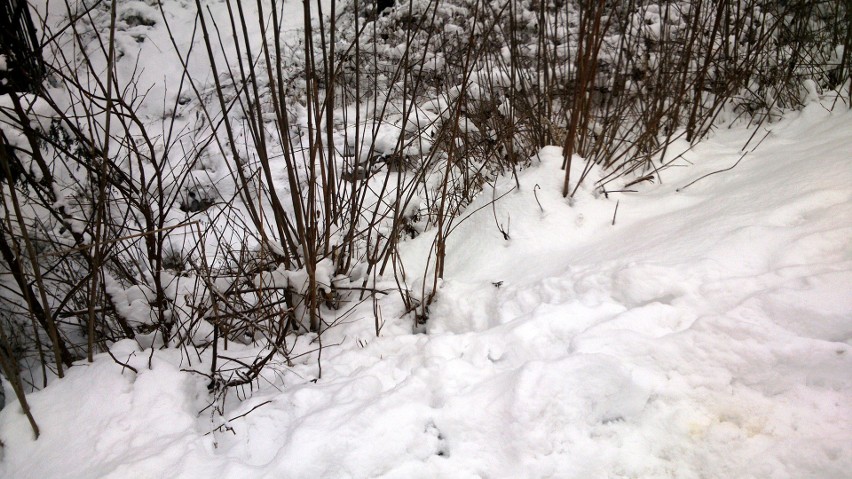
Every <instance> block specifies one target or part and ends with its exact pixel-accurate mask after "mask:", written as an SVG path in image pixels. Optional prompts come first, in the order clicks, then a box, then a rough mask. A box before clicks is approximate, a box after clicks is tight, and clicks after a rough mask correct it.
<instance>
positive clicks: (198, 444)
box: [0, 102, 852, 478]
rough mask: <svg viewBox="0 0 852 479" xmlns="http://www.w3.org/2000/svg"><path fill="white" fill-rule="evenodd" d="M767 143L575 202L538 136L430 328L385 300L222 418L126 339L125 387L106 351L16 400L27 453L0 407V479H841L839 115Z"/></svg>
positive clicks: (412, 254)
mask: <svg viewBox="0 0 852 479" xmlns="http://www.w3.org/2000/svg"><path fill="white" fill-rule="evenodd" d="M766 129H767V131H769V133H768V137H767V138H766V139H765V140H764V141H763V143H762V144H761V145H760V147H759V148H757V149H756V150H754V151H753V152H751V153H748V154H747V155H746V157H745V158H744V159H743V160H742V161H741V162H740V163H739V165H738V166H737V167H736V168H734V169H733V170H731V171H727V172H725V173H720V174H716V175H712V176H709V177H706V178H704V179H702V180H700V181H698V182H696V183H694V184H693V185H691V186H689V187H688V188H685V189H684V188H683V186H684V185H686V184H688V183H690V182H691V181H693V180H695V179H696V178H699V177H701V176H703V175H705V174H707V173H710V172H713V171H716V170H719V169H723V168H726V167H728V166H730V165H731V164H733V163H734V162H736V160H737V159H738V158H739V157H740V156H741V155H742V153H741V152H740V149H741V148H742V146H743V145H744V144H745V142H746V140H747V139H748V137H749V135H750V134H751V133H750V131H749V130H746V129H744V128H733V129H730V130H719V131H718V132H717V133H716V135H715V136H714V137H713V138H711V139H709V140H708V141H706V142H705V143H702V144H701V145H699V146H698V147H696V148H694V149H693V150H691V151H688V152H686V153H685V154H684V156H683V158H682V159H679V160H677V161H676V162H675V163H674V164H676V165H684V166H683V167H672V168H669V169H668V170H666V171H665V172H664V174H663V179H664V183H663V184H659V185H651V186H647V187H645V188H643V189H642V191H641V192H639V193H634V194H611V195H610V198H605V197H603V196H598V197H595V195H593V194H592V192H591V191H581V192H580V193H579V194H578V196H577V199H576V200H575V201H574V202H573V205H571V204H569V202H568V201H567V200H565V199H563V198H562V197H561V195H560V194H559V190H560V186H561V174H560V170H559V164H560V162H561V152H560V151H559V149H558V148H555V147H548V148H546V149H544V150H542V152H541V154H540V155H539V158H537V159H535V161H534V162H533V166H532V167H530V168H528V169H526V170H523V171H521V172H520V173H519V182H520V190H518V191H511V192H509V193H508V194H507V195H505V196H504V197H503V198H502V199H501V200H499V201H498V202H497V203H496V205H495V209H494V210H493V211H492V210H491V209H490V208H483V209H480V210H478V211H477V212H476V213H474V214H472V215H470V217H468V218H466V219H465V220H464V221H462V222H461V223H459V226H458V228H457V229H456V230H455V231H454V232H453V233H452V234H451V236H450V238H449V244H448V255H447V258H448V264H447V274H446V277H445V281H444V282H443V283H442V284H441V287H440V290H439V293H438V296H437V302H436V303H435V304H434V305H433V306H432V308H431V310H430V319H429V321H428V323H427V328H428V334H411V333H410V330H411V329H410V321H411V320H410V317H404V318H398V317H397V316H398V315H397V314H392V312H394V311H397V310H398V309H399V305H398V304H395V301H397V302H398V301H399V300H398V299H395V297H394V296H393V295H388V296H387V297H385V299H383V300H381V301H380V302H379V306H380V307H381V308H385V309H386V310H387V312H388V313H387V314H385V315H384V319H385V321H386V324H385V327H384V329H383V333H382V335H381V337H378V338H377V337H375V336H374V335H372V333H371V329H370V328H371V327H372V325H371V324H369V323H370V319H369V317H370V315H369V314H367V311H366V310H365V311H363V313H364V314H363V315H362V318H364V319H357V318H356V319H354V320H351V321H348V322H345V323H342V324H340V325H337V326H335V327H333V328H331V329H330V330H329V331H328V332H327V333H326V334H325V336H324V343H325V344H327V345H328V344H337V343H340V344H339V345H334V346H327V347H326V348H325V349H324V350H323V356H322V378H320V379H318V378H317V376H318V369H317V357H316V354H315V353H313V354H307V355H305V356H303V357H302V358H300V359H298V360H297V362H296V363H295V364H293V366H292V367H286V366H285V365H283V364H282V365H280V366H279V367H276V368H273V369H275V372H274V374H272V373H269V374H267V375H266V376H264V378H263V380H261V381H260V382H259V383H258V384H256V385H255V386H254V387H253V388H251V389H249V388H245V389H243V390H242V391H237V392H236V393H234V392H232V393H231V394H232V396H231V397H229V398H227V399H226V401H225V405H226V406H227V407H226V408H225V413H224V415H219V414H216V413H214V412H213V409H214V408H208V407H207V406H208V405H209V404H210V401H211V399H210V396H209V394H208V393H207V390H206V380H205V378H203V377H202V376H200V375H194V374H191V373H187V372H186V370H203V369H204V368H205V367H209V366H207V364H208V361H209V357H206V358H202V361H201V362H199V361H198V360H197V358H195V360H194V361H193V362H192V363H191V364H188V363H187V359H186V358H185V357H184V356H182V355H181V354H180V353H179V351H176V350H158V351H154V352H153V353H152V351H150V350H141V349H139V347H138V346H137V345H136V344H135V343H134V342H132V341H123V342H121V343H119V344H117V345H116V346H115V347H113V350H112V352H113V354H114V355H115V356H116V358H117V359H119V360H120V361H122V362H126V363H127V364H128V365H130V366H133V367H134V368H136V370H137V371H138V372H137V373H134V372H132V371H131V370H129V369H124V368H122V367H121V366H118V365H116V364H115V363H114V362H113V360H112V359H111V358H110V357H109V356H105V355H102V356H100V357H98V358H97V360H96V361H95V362H94V363H92V364H83V363H81V364H79V365H78V366H77V367H74V368H72V369H71V370H70V371H69V373H68V376H67V377H66V378H65V379H63V380H59V381H55V382H53V383H52V384H51V385H50V386H49V387H48V388H46V389H44V390H42V391H38V392H34V393H32V394H31V395H30V396H29V399H30V404H31V406H32V409H33V412H34V415H35V417H36V418H37V420H38V422H39V425H40V427H41V431H42V436H41V438H40V439H38V440H37V441H35V440H33V438H32V433H31V431H30V429H29V426H28V424H27V422H26V419H25V417H24V415H23V414H22V412H21V409H20V406H19V405H18V404H17V403H16V402H15V401H14V400H11V403H10V404H9V405H8V406H7V407H6V408H5V409H4V410H3V411H2V413H0V440H2V441H3V443H4V444H5V447H4V448H3V449H2V451H3V458H2V462H0V476H2V477H39V478H51V477H80V478H83V477H87V478H88V477H112V478H124V477H211V476H212V477H232V478H237V477H290V478H320V477H322V478H332V477H334V478H337V477H352V478H367V477H387V478H418V477H420V478H432V477H453V478H463V477H492V478H493V477H577V478H580V477H582V478H615V477H642V478H729V477H738V478H787V477H797V478H807V477H809V478H842V477H847V474H848V471H849V470H852V450H850V447H849V444H852V421H850V419H852V417H850V416H852V375H850V371H852V348H850V344H851V343H850V339H852V297H850V295H849V294H848V285H849V284H852V245H850V238H852V235H850V231H852V206H850V205H852V201H850V199H851V198H850V196H852V190H850V189H849V184H850V182H852V169H850V168H849V161H850V156H852V137H850V135H849V132H850V131H852V112H850V111H848V110H845V109H836V110H835V111H834V112H833V113H829V112H828V111H827V110H826V109H825V108H824V107H823V104H821V103H819V102H814V103H811V104H810V105H809V106H807V107H806V108H805V109H804V110H803V111H801V112H798V113H790V114H788V115H787V117H786V118H785V119H784V120H783V121H781V122H779V123H777V124H773V125H771V126H769V127H766ZM750 148H751V147H750ZM687 161H688V162H690V163H692V164H693V165H692V166H686V165H688V163H687ZM593 174H594V173H593ZM513 185H514V180H513V179H511V178H503V179H500V180H499V181H498V182H497V183H496V185H494V186H493V187H494V188H496V192H490V191H488V189H486V191H485V192H484V193H483V194H482V195H480V197H479V198H477V200H475V202H474V204H473V205H471V206H470V207H469V208H468V210H467V211H476V210H477V208H478V207H479V206H482V205H483V204H487V203H488V202H489V201H491V199H492V197H494V195H495V194H496V195H497V196H499V195H500V194H503V193H505V192H507V191H509V190H510V189H511V188H512V186H513ZM678 189H681V190H680V191H678ZM616 199H617V200H618V201H619V205H620V206H619V209H618V213H617V216H616V221H615V225H613V224H612V218H613V212H614V208H615V202H616ZM539 204H540V205H541V206H539ZM495 216H496V220H495ZM498 222H499V223H502V224H503V225H504V229H505V228H506V227H507V226H506V225H508V234H509V239H508V240H506V239H505V238H504V237H503V234H502V233H500V232H499V231H498V228H497V223H498ZM430 241H431V238H430V237H429V235H428V234H424V235H421V236H420V237H418V238H416V239H415V240H413V241H409V242H406V243H404V244H403V246H402V247H403V251H402V254H403V256H404V258H405V260H406V262H408V263H410V264H411V265H415V264H421V265H422V263H418V262H419V261H421V260H422V258H423V257H424V255H426V254H427V252H428V248H429V246H430V244H431V243H430ZM420 269H422V267H420V268H419V269H418V268H413V267H412V268H408V271H415V270H420ZM307 341H308V339H307V338H306V339H305V340H304V341H303V344H301V346H299V347H301V348H303V349H304V350H305V351H308V350H311V348H313V349H315V346H312V347H310V348H309V347H307V346H308V345H307ZM149 358H150V359H149ZM182 358H183V359H182ZM149 361H150V367H149ZM93 384H97V387H96V388H93V387H92V385H93ZM234 394H237V395H239V396H240V397H239V398H234V397H233V395H234ZM7 397H8V398H12V397H13V395H11V394H7ZM205 408H206V409H205Z"/></svg>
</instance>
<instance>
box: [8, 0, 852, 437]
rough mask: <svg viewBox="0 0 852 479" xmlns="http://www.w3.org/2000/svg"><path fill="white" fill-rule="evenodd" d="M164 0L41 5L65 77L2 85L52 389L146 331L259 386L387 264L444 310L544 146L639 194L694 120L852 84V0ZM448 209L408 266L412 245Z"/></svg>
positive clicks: (757, 119)
mask: <svg viewBox="0 0 852 479" xmlns="http://www.w3.org/2000/svg"><path fill="white" fill-rule="evenodd" d="M134 3H136V4H138V3H139V2H134ZM249 4H251V5H250V7H249ZM145 5H146V8H141V7H139V6H138V5H137V6H136V7H134V8H133V9H128V8H123V7H122V4H121V2H112V3H111V2H108V1H97V0H87V1H80V2H69V3H68V4H67V11H66V12H65V20H64V21H63V22H62V23H61V24H60V25H50V24H48V22H47V20H45V19H41V20H39V21H40V22H41V24H40V25H38V26H39V32H40V36H39V38H40V41H41V45H40V47H41V50H42V54H43V57H44V61H45V63H44V65H45V71H46V75H47V76H46V80H45V82H44V83H43V84H42V85H39V86H38V87H37V88H36V89H35V91H34V92H31V93H25V92H18V93H15V92H12V93H9V94H8V95H4V96H3V97H2V99H0V140H2V143H0V167H2V169H3V178H4V181H3V182H2V184H0V189H2V194H0V201H2V203H0V211H2V221H0V256H2V258H0V259H2V261H0V317H2V323H0V325H1V326H2V327H0V360H2V361H0V363H2V364H0V365H2V368H3V372H4V374H5V375H6V377H7V378H8V379H9V380H10V381H11V383H12V384H13V386H14V387H15V391H16V393H17V395H18V397H19V400H20V401H21V403H22V405H24V408H25V410H26V401H25V397H24V392H25V391H26V390H28V389H31V388H37V387H41V386H44V385H45V384H46V383H47V381H48V379H49V378H51V377H54V376H58V377H62V376H63V373H64V370H66V369H67V368H68V367H71V366H72V364H73V362H74V361H76V360H80V359H88V360H89V361H91V360H92V359H93V356H94V355H95V354H97V353H99V352H109V346H110V345H111V344H113V343H114V342H116V341H119V340H121V339H134V340H136V341H138V342H139V344H140V345H141V346H142V347H150V348H159V347H176V348H182V349H183V350H184V351H185V354H186V356H187V358H202V357H204V358H205V360H204V364H205V372H204V373H203V374H206V375H207V376H209V379H210V383H209V384H210V390H211V392H212V393H213V394H214V395H218V394H223V391H226V390H227V389H228V388H232V387H237V386H242V385H246V384H251V383H253V382H254V381H256V379H257V378H258V375H259V374H260V372H261V371H262V370H263V369H264V368H265V367H267V366H268V365H269V364H271V363H273V362H275V363H282V362H283V363H284V364H286V363H287V362H288V361H290V359H291V354H292V351H293V341H294V340H293V338H294V337H296V335H302V336H303V337H304V336H305V335H308V336H309V337H311V338H312V341H314V343H315V344H316V347H317V348H322V333H323V331H325V330H326V329H327V328H329V327H332V326H333V325H334V324H335V322H336V321H339V320H340V319H341V318H344V317H346V315H347V314H348V312H349V311H352V310H353V308H355V307H356V306H357V305H359V304H361V303H363V302H365V301H372V302H373V304H374V308H373V311H374V312H375V313H374V314H375V317H374V318H373V320H374V322H375V332H376V334H379V333H380V330H381V326H382V320H381V314H380V310H379V308H378V307H377V306H376V298H377V296H378V295H382V294H388V293H391V292H390V291H384V290H379V289H378V287H377V285H378V284H379V279H380V278H385V279H387V278H390V279H392V280H394V282H395V284H396V285H397V288H396V289H397V291H396V293H397V294H399V295H400V297H401V298H402V301H403V303H404V305H405V309H406V311H407V314H408V315H409V316H410V318H411V321H412V324H413V327H414V328H415V330H418V329H420V328H422V325H423V323H424V322H425V321H426V320H427V319H428V311H429V304H430V303H431V302H432V301H433V299H434V297H435V294H436V289H437V288H436V285H437V282H438V281H439V279H440V278H441V277H442V276H443V269H444V262H445V260H446V258H445V244H446V240H447V237H448V236H449V235H450V234H451V233H452V231H453V227H454V226H455V225H456V224H457V221H458V218H459V213H460V212H461V211H462V210H463V209H464V208H465V207H466V206H467V205H468V204H469V203H470V202H471V201H472V199H473V198H474V196H475V195H476V194H477V193H478V192H479V191H480V190H481V188H482V186H483V185H484V184H486V183H487V182H489V181H492V180H493V179H494V178H495V177H496V176H497V175H501V174H514V173H516V171H517V170H518V169H519V168H523V167H525V166H526V165H527V164H528V163H529V162H530V161H534V157H535V153H536V151H538V150H539V149H540V148H541V147H543V146H546V145H552V144H555V145H559V146H562V147H563V151H564V155H565V162H564V164H563V169H565V181H564V189H563V195H565V196H573V195H574V193H575V192H576V191H577V188H578V187H579V185H580V184H583V183H584V182H587V181H588V178H587V174H588V172H589V171H591V169H592V168H602V169H603V170H604V171H605V172H606V175H605V177H604V178H603V179H602V180H600V181H599V182H597V183H596V184H594V185H592V186H593V187H594V188H597V189H599V190H600V191H602V192H613V191H618V190H621V189H624V188H627V187H630V186H632V185H635V184H637V183H641V182H653V181H658V180H660V175H661V174H662V173H663V172H664V170H665V167H666V166H667V164H666V163H665V162H664V161H663V160H664V159H666V158H668V156H667V155H666V152H667V148H668V147H669V146H670V145H671V144H672V142H673V141H675V140H678V139H685V140H686V141H688V142H691V143H695V142H698V141H700V140H701V139H702V138H704V137H705V136H706V135H707V134H708V133H709V132H711V131H712V129H713V128H716V127H719V126H723V125H727V124H731V123H734V122H749V123H750V124H751V125H752V126H756V125H760V124H762V123H764V122H767V121H772V120H774V119H776V118H778V116H779V115H780V112H781V111H782V110H783V109H787V108H795V107H798V106H800V105H801V104H802V102H803V101H805V100H806V99H808V98H809V97H812V96H813V95H814V94H818V93H819V92H821V91H824V90H830V89H837V88H841V91H845V92H846V93H845V95H846V97H845V98H844V97H843V96H842V95H841V96H840V97H839V98H840V99H841V102H843V101H845V102H846V104H845V105H843V107H848V105H849V103H848V102H849V97H848V95H849V81H850V71H852V69H850V64H852V61H850V51H852V30H850V28H849V26H850V25H852V18H850V13H852V10H850V9H848V8H847V7H846V6H845V5H844V3H843V2H830V1H816V0H802V1H797V2H761V1H757V0H742V1H733V0H726V1H712V2H711V1H704V0H695V1H689V2H667V1H658V2H648V1H639V0H626V1H618V2H610V1H604V0H599V1H576V0H550V1H544V0H506V1H503V0H495V1H484V0H465V1H461V2H452V3H448V2H441V1H438V0H412V1H410V2H402V3H399V4H398V5H397V6H396V7H395V8H394V9H392V10H390V11H386V12H385V13H384V14H381V15H380V14H378V12H376V11H375V9H374V7H373V4H372V3H371V2H370V3H366V4H365V3H361V2H359V1H357V0H356V1H355V2H347V3H346V5H345V6H343V7H341V6H340V5H337V4H336V3H335V2H332V3H331V11H330V12H312V10H313V9H317V8H319V4H311V3H305V5H304V9H305V11H304V15H305V18H308V19H309V18H311V16H312V14H315V13H319V14H320V16H321V17H322V18H323V19H322V20H319V21H317V20H315V21H313V22H308V23H307V24H306V25H307V27H306V28H305V30H304V32H303V33H302V34H300V36H297V37H294V36H293V35H292V34H290V33H288V32H286V31H285V28H284V25H285V19H283V18H282V16H283V10H282V5H280V4H279V2H269V1H258V2H256V3H254V2H239V1H236V0H226V2H225V8H227V15H226V16H225V17H224V19H225V21H222V19H223V17H222V16H221V15H220V16H218V17H217V15H214V12H212V11H211V10H210V8H208V7H209V6H208V5H207V4H206V2H202V1H201V0H195V2H194V3H193V4H191V5H189V6H188V7H187V8H192V9H194V10H195V11H194V21H193V22H192V23H191V24H181V25H175V24H172V21H171V16H170V15H169V14H168V12H167V9H166V8H164V5H163V3H162V2H156V1H151V2H147V3H146V4H145ZM249 8H251V12H249V11H248V10H247V9H249ZM140 25H141V26H143V27H145V26H147V27H154V26H158V28H159V27H162V28H167V31H168V32H169V37H170V43H171V44H170V45H168V46H167V47H166V46H164V45H160V48H161V49H163V50H164V53H163V57H164V60H163V61H167V62H174V64H176V65H180V68H179V71H180V74H179V75H178V77H177V84H173V85H168V88H169V89H172V90H173V91H176V92H177V94H174V95H171V96H166V97H164V98H167V101H168V103H165V104H164V105H163V108H162V110H163V112H162V115H161V117H160V118H159V119H156V120H152V119H151V118H149V117H146V116H145V115H143V114H142V113H141V112H142V111H147V110H146V109H145V108H143V106H144V104H145V102H146V101H148V99H147V95H148V91H147V90H146V88H147V87H146V86H144V85H140V84H139V83H138V75H137V72H136V71H134V70H133V69H130V70H128V69H127V68H126V63H124V64H122V65H125V66H124V67H122V68H119V66H118V65H119V64H120V61H119V60H120V59H121V58H123V57H125V56H126V55H129V54H130V55H132V52H130V51H129V50H128V49H127V44H128V43H127V39H128V38H130V37H132V35H136V33H133V32H135V31H136V30H134V28H135V27H139V26H140ZM178 28H179V29H184V30H185V29H192V31H193V38H194V39H195V42H194V43H192V45H193V46H191V47H189V46H187V45H186V44H184V43H181V42H179V41H177V40H176V39H175V35H173V34H172V33H173V32H174V29H178ZM133 38H136V37H133ZM136 41H144V38H143V40H139V39H138V38H137V39H136ZM193 49H194V50H193ZM199 58H200V59H202V60H203V61H202V60H199ZM199 61H201V62H202V63H203V64H204V65H206V68H207V71H208V73H209V74H208V75H207V76H206V77H205V79H203V80H202V79H201V78H199V76H198V75H197V74H193V72H195V70H193V68H197V67H196V64H198V63H199ZM843 85H845V88H846V89H845V90H842V88H843ZM149 109H150V108H149ZM669 156H670V155H669ZM572 162H583V165H585V166H584V167H583V168H582V170H581V171H582V172H583V173H582V174H580V176H579V177H571V176H570V174H569V172H570V171H571V164H572ZM575 171H576V169H575ZM425 231H428V232H429V233H430V234H433V235H434V241H433V245H432V255H431V256H430V260H429V264H425V265H423V271H418V272H406V271H404V268H402V263H401V261H400V260H399V257H398V255H397V248H398V245H399V243H400V241H404V239H405V238H408V237H413V236H417V235H419V234H422V233H423V232H425ZM417 277H421V278H425V279H424V280H423V281H422V282H419V283H417V285H418V286H417V287H414V286H413V283H412V280H413V279H414V278H417ZM361 311H363V309H362V310H361ZM235 345H236V346H235ZM234 347H244V348H247V350H248V351H251V354H252V357H253V359H249V360H239V361H238V360H235V359H230V357H231V356H229V355H227V354H225V353H223V350H225V349H228V348H234ZM116 361H120V359H118V358H116ZM22 371H26V374H22ZM36 378H38V379H36ZM31 419H32V418H31ZM32 424H33V427H34V429H35V430H36V431H37V428H36V424H35V421H34V420H32Z"/></svg>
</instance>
